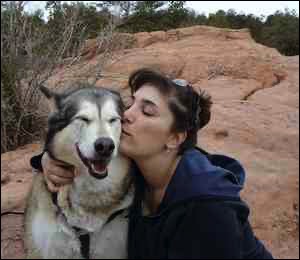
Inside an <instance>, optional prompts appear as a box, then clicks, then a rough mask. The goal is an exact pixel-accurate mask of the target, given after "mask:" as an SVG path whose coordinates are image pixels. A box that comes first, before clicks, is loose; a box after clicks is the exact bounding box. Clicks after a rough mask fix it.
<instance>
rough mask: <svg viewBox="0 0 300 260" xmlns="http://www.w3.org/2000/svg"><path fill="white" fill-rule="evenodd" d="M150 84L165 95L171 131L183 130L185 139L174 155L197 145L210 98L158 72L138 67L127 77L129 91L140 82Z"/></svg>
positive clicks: (141, 84)
mask: <svg viewBox="0 0 300 260" xmlns="http://www.w3.org/2000/svg"><path fill="white" fill-rule="evenodd" d="M146 83H148V84H151V85H153V86H154V87H156V88H157V89H158V90H159V91H160V93H162V94H163V95H164V96H166V97H167V98H168V105H169V108H170V111H171V112H172V113H173V115H174V118H175V120H174V123H173V126H172V131H174V132H179V133H180V132H186V133H187V137H186V140H185V141H184V142H183V143H182V144H181V145H180V147H179V151H178V154H182V153H183V152H184V151H185V150H186V149H189V148H191V147H194V146H195V145H196V144H197V132H198V130H199V129H201V128H203V127H204V126H205V125H206V124H207V123H208V122H209V120H210V115H211V112H210V109H211V105H212V101H211V97H210V95H208V94H207V93H206V92H205V91H202V90H201V91H200V93H197V92H196V91H195V90H194V89H193V87H192V86H191V85H189V84H188V83H187V82H186V81H185V80H177V79H175V80H172V79H170V78H168V77H167V76H164V75H163V74H161V73H160V72H158V71H155V70H152V69H149V68H142V69H138V70H136V71H134V72H133V73H132V74H131V75H130V77H129V80H128V84H129V87H130V89H131V94H133V93H135V92H136V91H137V90H138V89H139V88H140V87H142V86H143V85H144V84H146Z"/></svg>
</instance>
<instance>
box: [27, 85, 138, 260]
mask: <svg viewBox="0 0 300 260" xmlns="http://www.w3.org/2000/svg"><path fill="white" fill-rule="evenodd" d="M41 90H42V92H43V93H44V94H45V96H46V97H47V98H48V100H49V102H50V103H51V105H52V107H53V111H52V113H51V114H50V115H49V120H48V132H47V137H46V142H45V150H46V151H47V152H48V153H49V155H50V157H52V158H54V159H56V160H60V161H63V162H65V163H66V164H68V165H71V166H73V167H75V168H76V170H77V171H78V173H79V174H78V175H76V177H75V179H74V182H73V183H72V184H71V185H65V186H63V187H62V188H61V189H60V191H59V192H58V195H57V204H58V205H55V204H54V203H53V200H52V197H51V193H50V192H49V191H48V189H47V186H46V183H45V180H44V176H43V174H36V176H34V180H33V185H32V189H31V192H30V194H29V196H28V199H27V206H26V211H25V246H26V248H27V258H35V259H36V258H39V259H40V258H42V259H48V258H52V259H53V258H56V259H57V258H60V259H83V256H82V253H81V250H80V247H81V245H80V241H79V235H78V233H77V232H76V231H75V230H74V228H73V227H77V228H80V229H81V230H84V232H86V233H88V234H89V235H90V247H89V256H90V258H92V259H93V258H98V259H105V258H106V259H108V258H126V257H127V248H126V246H127V226H128V219H127V218H126V214H127V212H126V211H123V213H121V214H118V215H117V216H116V217H115V218H113V219H112V221H110V222H108V223H107V221H108V219H109V217H110V216H111V215H112V214H114V213H115V212H117V211H119V210H122V209H125V210H126V209H128V207H129V206H130V205H131V203H132V198H133V184H132V180H131V178H130V176H129V167H130V160H129V159H128V158H126V157H124V156H123V155H121V154H120V153H119V151H118V148H119V143H120V135H121V118H122V110H123V108H122V101H121V98H120V95H119V94H118V93H115V92H112V91H109V90H106V89H103V88H93V87H82V88H79V89H76V90H72V91H68V92H65V93H62V94H58V93H54V92H52V91H50V90H49V89H47V88H45V87H42V88H41Z"/></svg>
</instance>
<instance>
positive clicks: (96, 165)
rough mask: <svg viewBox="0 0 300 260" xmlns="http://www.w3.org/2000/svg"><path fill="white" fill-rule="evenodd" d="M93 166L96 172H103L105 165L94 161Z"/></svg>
mask: <svg viewBox="0 0 300 260" xmlns="http://www.w3.org/2000/svg"><path fill="white" fill-rule="evenodd" d="M94 168H95V170H96V171H97V172H104V171H105V170H106V165H105V164H103V163H99V162H95V163H94Z"/></svg>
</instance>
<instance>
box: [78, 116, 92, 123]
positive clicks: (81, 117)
mask: <svg viewBox="0 0 300 260" xmlns="http://www.w3.org/2000/svg"><path fill="white" fill-rule="evenodd" d="M76 119H79V120H82V121H84V122H85V123H89V122H90V121H91V120H89V119H88V118H87V117H83V116H79V117H76Z"/></svg>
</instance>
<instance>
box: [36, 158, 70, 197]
mask: <svg viewBox="0 0 300 260" xmlns="http://www.w3.org/2000/svg"><path fill="white" fill-rule="evenodd" d="M42 166H43V174H44V176H45V180H46V183H47V186H48V189H49V191H51V192H57V191H58V190H59V188H60V187H61V186H63V185H66V184H71V183H72V182H73V179H74V167H66V165H65V164H62V163H61V162H58V161H55V160H52V159H51V158H50V157H49V155H48V154H47V153H45V154H44V155H43V157H42Z"/></svg>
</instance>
